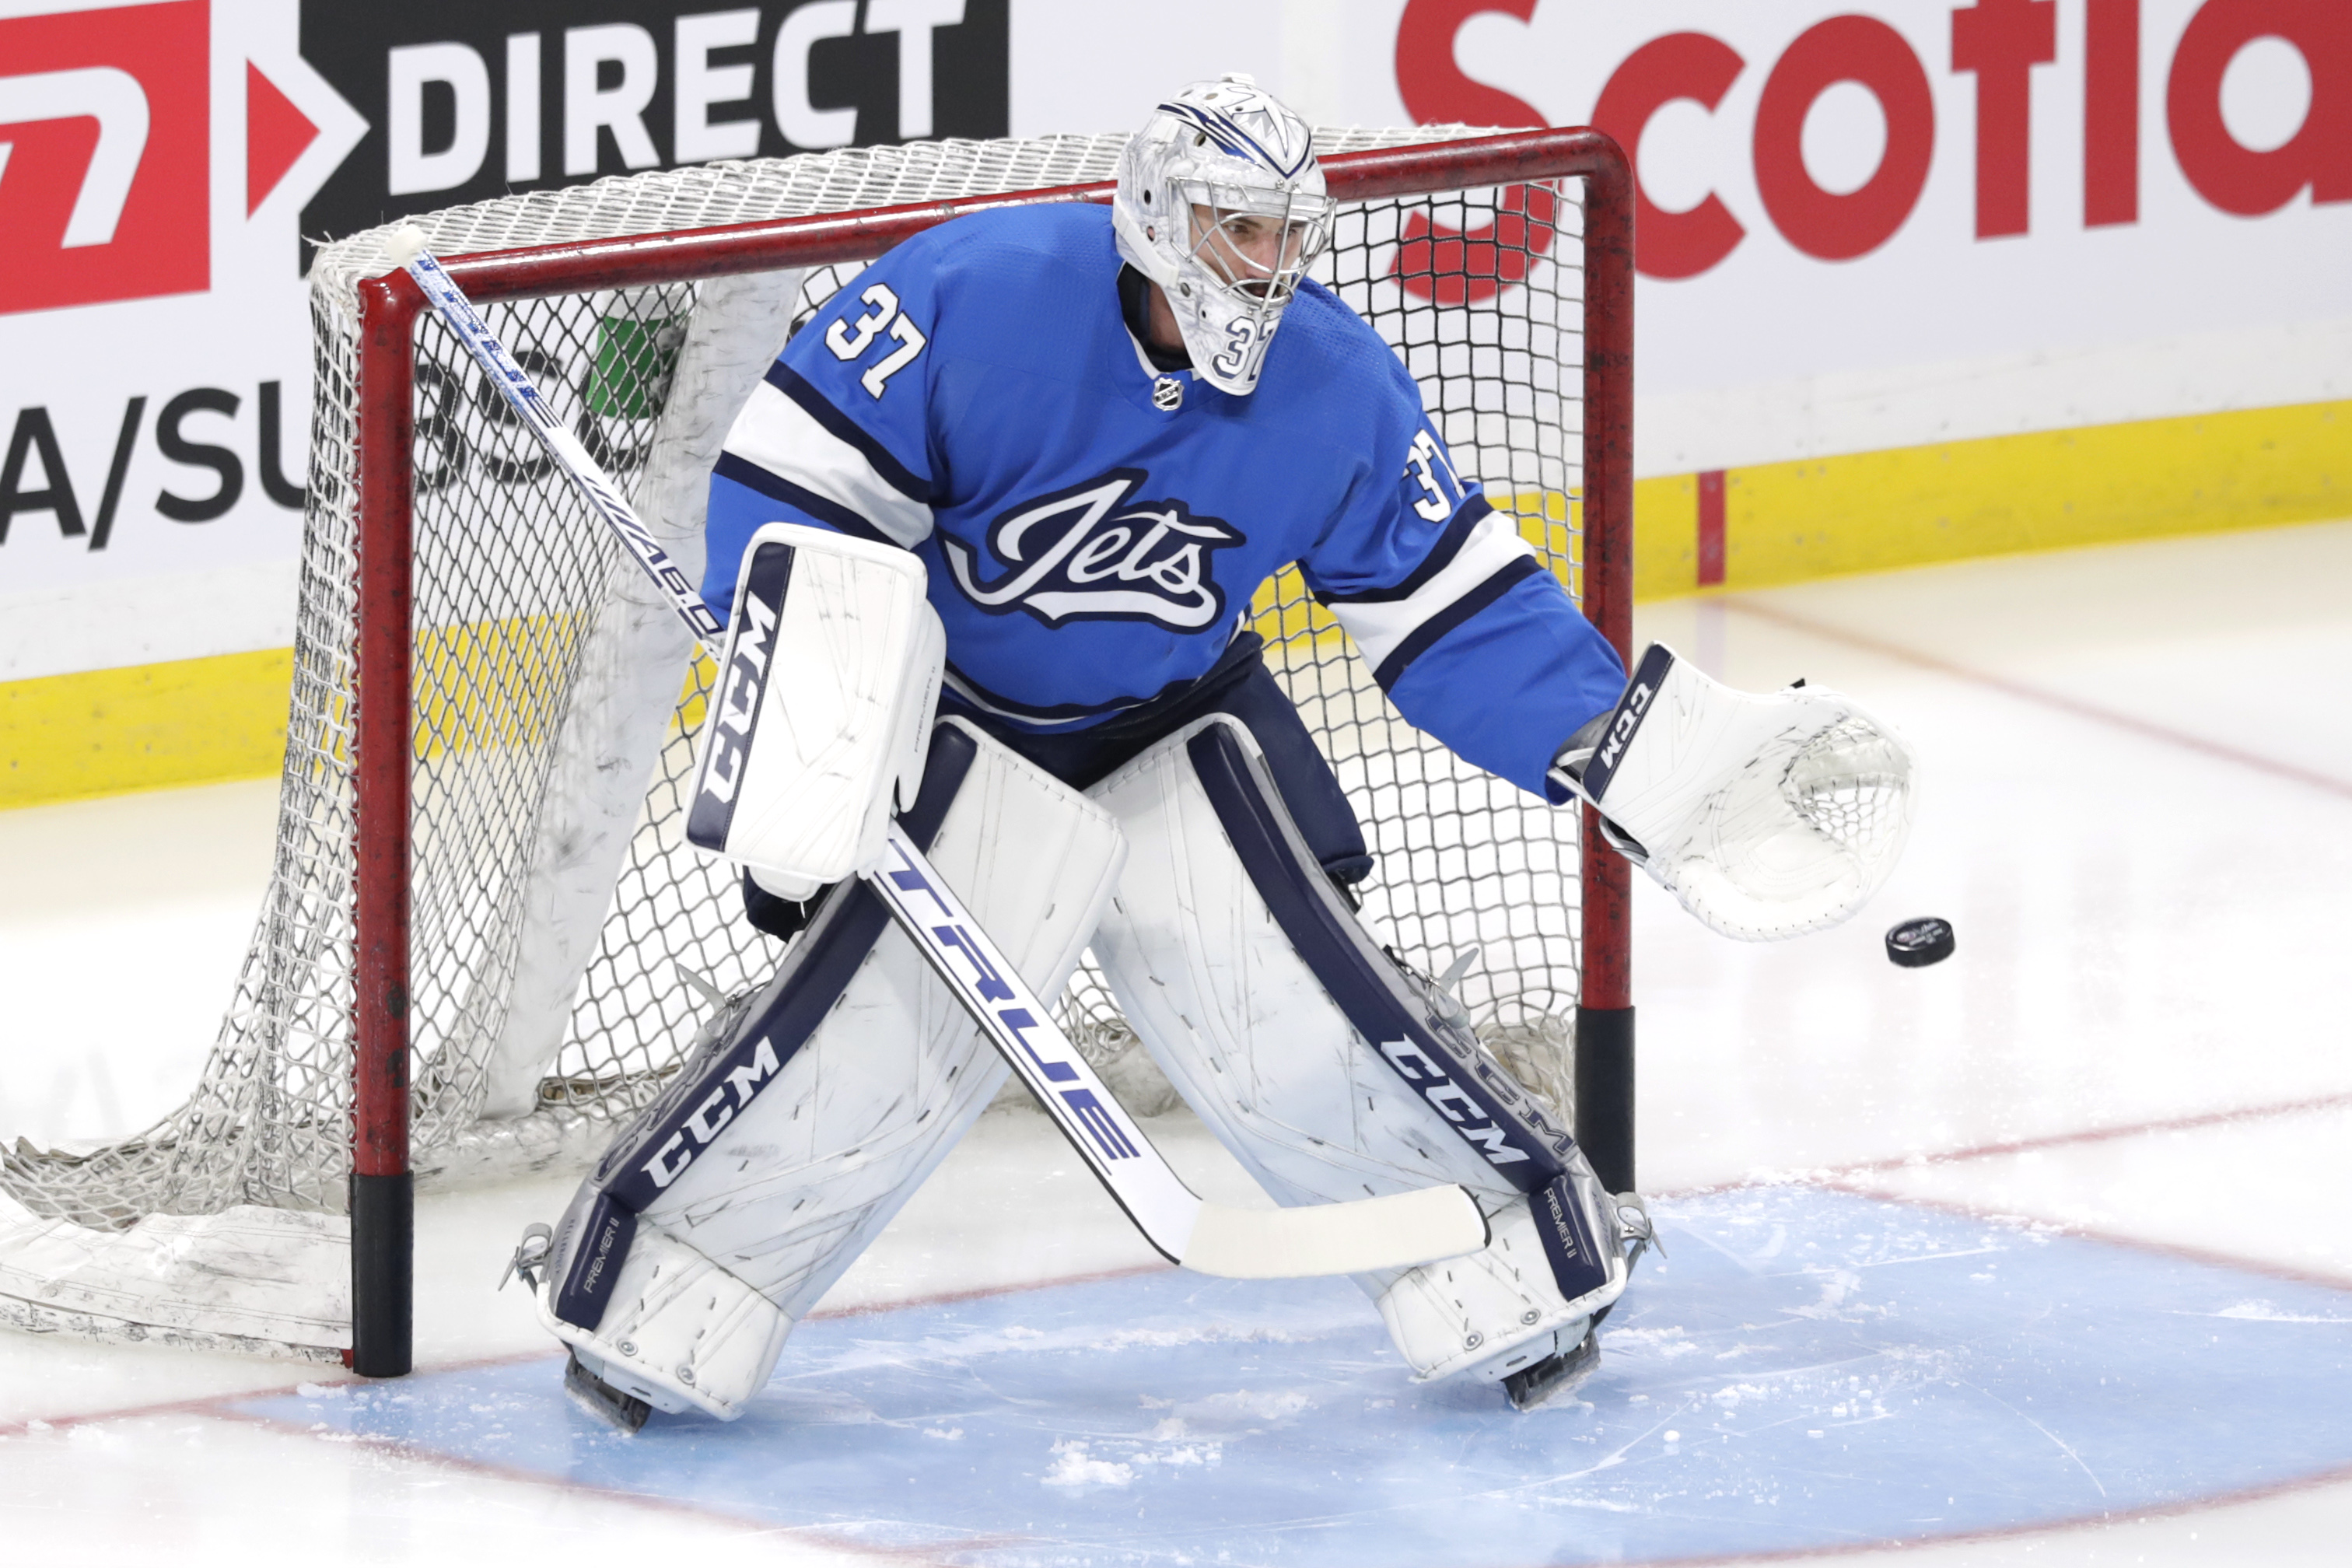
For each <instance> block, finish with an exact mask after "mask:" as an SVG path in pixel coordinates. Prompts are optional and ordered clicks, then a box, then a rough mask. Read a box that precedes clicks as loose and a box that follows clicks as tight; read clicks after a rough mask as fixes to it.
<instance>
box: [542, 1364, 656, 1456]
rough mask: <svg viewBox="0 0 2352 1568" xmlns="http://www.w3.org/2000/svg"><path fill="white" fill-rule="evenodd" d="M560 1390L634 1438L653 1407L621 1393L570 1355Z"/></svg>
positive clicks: (564, 1368) (597, 1417) (564, 1366)
mask: <svg viewBox="0 0 2352 1568" xmlns="http://www.w3.org/2000/svg"><path fill="white" fill-rule="evenodd" d="M563 1392H564V1393H565V1394H570V1395H571V1396H572V1404H574V1405H578V1406H580V1408H581V1409H583V1410H584V1411H586V1412H587V1413H588V1414H589V1415H593V1416H594V1417H595V1418H596V1419H597V1420H599V1421H602V1422H603V1423H604V1425H606V1426H610V1427H612V1428H613V1429H614V1431H616V1432H618V1433H620V1434H621V1435H622V1436H625V1437H634V1436H636V1435H637V1434H638V1433H639V1432H640V1431H642V1430H643V1429H644V1428H645V1425H646V1417H647V1416H649V1415H652V1414H653V1413H654V1407H653V1406H652V1405H647V1404H646V1402H645V1401H644V1400H642V1399H639V1398H637V1397H636V1396H635V1395H634V1394H624V1393H622V1392H621V1391H620V1390H619V1389H617V1388H614V1386H613V1385H612V1384H609V1383H606V1382H605V1381H604V1379H603V1378H601V1377H598V1376H597V1375H596V1374H595V1373H593V1372H590V1371H589V1370H588V1369H587V1368H586V1367H584V1366H582V1365H581V1364H580V1358H579V1357H578V1356H572V1357H571V1358H570V1359H568V1360H567V1361H565V1362H564V1363H563Z"/></svg>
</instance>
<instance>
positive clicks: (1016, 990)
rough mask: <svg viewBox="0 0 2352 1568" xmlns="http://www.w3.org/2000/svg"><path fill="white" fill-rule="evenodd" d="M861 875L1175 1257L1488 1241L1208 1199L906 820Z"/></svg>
mask: <svg viewBox="0 0 2352 1568" xmlns="http://www.w3.org/2000/svg"><path fill="white" fill-rule="evenodd" d="M386 249H387V254H388V255H389V256H390V258H391V259H392V260H393V262H394V264H395V265H396V266H398V267H399V268H402V269H403V270H404V271H405V272H406V273H407V274H408V276H409V277H410V278H411V279H413V280H414V281H415V284H416V286H417V288H418V289H421V290H422V291H423V292H424V295H425V300H426V301H427V302H428V303H430V304H431V305H432V307H433V310H434V313H435V314H436V315H437V316H439V317H440V319H441V321H442V323H443V324H444V325H445V326H446V327H447V328H448V329H449V331H451V332H452V333H453V334H455V336H456V337H457V341H458V342H460V343H461V344H463V345H464V346H465V348H466V351H467V353H469V354H471V355H472V356H473V358H474V360H475V362H476V363H478V364H479V365H480V366H481V369H482V373H483V374H485V375H486V376H488V378H489V382H490V384H491V385H492V386H494V387H496V388H497V389H498V391H499V395H500V396H501V397H503V398H504V399H505V400H506V401H507V403H508V404H509V405H510V406H511V407H512V408H513V409H514V410H515V412H516V413H517V414H519V415H520V416H521V417H522V419H523V422H524V423H525V424H526V425H527V426H530V430H531V433H532V434H533V435H534V436H536V437H538V439H539V442H540V445H541V447H544V448H545V449H546V451H547V453H548V455H549V456H550V457H551V458H554V459H555V461H556V463H557V465H558V466H560V467H561V468H562V469H563V471H564V473H565V475H566V476H567V477H569V478H570V479H571V480H572V484H573V486H574V487H575V488H576V489H578V490H579V491H580V494H581V495H582V497H583V499H584V500H586V501H587V502H588V505H589V508H590V509H591V510H593V511H594V512H595V513H596V515H597V516H598V517H600V518H602V519H603V520H604V523H605V525H606V526H607V527H609V528H610V529H611V530H612V531H613V532H614V535H616V536H617V537H618V538H619V540H620V542H621V543H622V546H623V547H624V548H625V550H627V551H628V552H629V554H630V556H631V558H632V559H634V560H635V562H636V563H637V565H638V566H639V568H640V569H642V570H643V571H644V572H645V574H646V575H647V576H648V577H650V578H651V579H653V581H654V582H655V584H657V585H658V586H659V587H660V588H661V590H662V591H663V593H664V594H666V595H667V596H668V599H669V602H670V605H671V608H673V609H674V610H676V611H677V616H678V618H679V619H680V620H682V621H684V622H685V623H686V625H687V626H688V629H689V630H691V631H692V632H693V633H694V635H695V637H696V638H697V640H698V642H700V643H701V644H703V645H704V646H705V647H709V649H710V651H711V652H712V654H713V655H714V656H717V655H719V653H720V652H721V648H720V644H721V642H722V641H723V639H724V637H725V634H726V628H725V627H724V626H721V625H720V624H719V618H718V617H717V616H714V615H712V614H711V613H710V609H709V605H705V604H704V603H703V602H702V598H701V595H699V594H698V593H697V592H696V591H695V588H694V585H693V584H691V583H689V582H688V581H687V578H686V574H685V573H684V572H682V571H681V570H679V568H678V566H677V563H676V562H674V561H672V560H671V559H670V557H669V554H668V552H667V551H665V550H663V549H662V547H661V545H660V543H659V542H657V541H656V539H655V538H654V536H653V533H652V531H650V530H648V529H647V528H646V525H645V522H644V521H643V520H641V519H640V518H639V517H638V516H637V514H636V511H635V509H633V508H632V507H631V506H630V505H629V503H628V502H627V501H626V500H624V499H623V497H622V495H621V490H620V487H619V486H618V485H616V484H615V483H614V481H613V479H612V476H611V475H609V474H607V473H606V472H605V471H604V466H603V465H602V464H600V463H599V462H597V460H596V458H594V456H593V454H591V453H590V452H589V450H588V448H587V447H586V446H584V445H583V443H582V442H581V440H580V438H579V437H577V436H575V435H573V434H572V431H571V430H570V429H569V428H567V427H566V426H564V424H563V423H562V421H561V420H560V419H558V418H556V417H555V416H554V414H553V413H552V411H551V410H550V409H549V408H548V406H547V404H546V400H545V399H544V398H542V397H541V395H540V393H539V388H538V387H537V386H536V385H535V384H533V383H532V381H531V379H530V375H529V374H528V373H526V372H525V371H524V370H523V368H522V367H521V366H520V364H518V363H515V360H514V356H513V355H511V354H509V353H508V352H507V350H506V348H505V345H503V344H501V343H500V342H499V340H498V338H497V337H496V336H495V335H494V334H492V332H491V331H490V330H489V328H488V325H487V324H486V323H485V322H484V321H482V318H481V316H480V315H479V313H478V312H477V311H476V310H475V309H474V306H473V303H472V301H471V300H467V298H466V294H465V291H464V290H463V289H460V288H459V287H458V286H457V282H456V281H455V280H454V279H451V278H450V276H449V275H448V273H447V272H446V270H444V269H443V268H442V266H441V264H440V263H439V262H438V261H437V260H436V259H435V258H433V256H432V255H431V253H430V252H429V251H427V250H426V249H425V236H424V234H423V232H422V231H420V230H418V229H416V228H415V227H413V226H411V227H405V228H403V229H400V230H399V231H398V232H396V233H395V234H394V236H393V237H392V239H391V240H390V242H389V244H388V245H387V247H386ZM861 875H862V876H863V877H864V878H865V879H866V884H867V885H868V886H869V887H871V888H872V889H874V891H875V893H876V894H877V896H878V897H879V898H880V899H881V900H882V902H883V904H884V906H885V907H886V908H887V909H888V910H889V911H890V915H891V918H892V919H893V920H894V921H897V922H898V927H899V929H900V930H901V931H905V932H906V934H907V937H908V941H910V942H913V943H914V945H915V949H916V951H917V952H919V953H921V954H922V956H923V959H924V962H925V963H928V964H929V966H930V968H931V970H932V972H933V973H936V974H937V975H939V977H940V980H941V982H942V983H944V984H946V985H947V987H948V988H949V990H950V992H952V993H953V994H954V995H955V997H956V1000H957V1001H958V1002H959V1003H960V1004H961V1005H962V1007H963V1009H964V1011H965V1012H967V1013H968V1014H970V1015H971V1019H972V1021H973V1022H974V1023H975V1024H977V1025H978V1026H979V1027H980V1029H981V1032H982V1034H983V1035H985V1036H986V1037H988V1040H989V1043H990V1044H991V1045H992V1046H993V1047H995V1048H996V1051H997V1053H998V1054H999V1055H1000V1056H1002V1057H1003V1058H1004V1059H1005V1061H1006V1062H1007V1063H1008V1064H1010V1066H1011V1067H1012V1068H1013V1071H1014V1073H1016V1074H1017V1075H1019V1077H1020V1079H1021V1080H1022V1082H1024V1084H1026V1085H1027V1086H1028V1088H1029V1091H1030V1093H1031V1094H1033V1095H1034V1096H1035V1097H1036V1099H1037V1102H1038V1104H1039V1105H1041V1106H1043V1107H1044V1108H1045V1112H1046V1114H1047V1115H1049V1116H1050V1117H1052V1118H1053V1121H1054V1123H1055V1126H1056V1127H1058V1128H1059V1129H1060V1130H1061V1132H1062V1135H1063V1136H1064V1137H1065V1138H1066V1139H1068V1140H1069V1142H1070V1144H1071V1146H1072V1147H1073V1148H1075V1149H1076V1151H1077V1152H1078V1155H1079V1157H1080V1158H1081V1159H1083V1160H1085V1161H1086V1163H1087V1168H1088V1169H1089V1170H1091V1171H1093V1172H1094V1173H1095V1176H1096V1178H1097V1180H1099V1181H1100V1182H1101V1183H1102V1184H1103V1186H1104V1188H1105V1190H1107V1191H1108V1193H1109V1194H1110V1195H1111V1197H1112V1198H1113V1199H1114V1200H1115V1201H1116V1202H1117V1203H1118V1205H1119V1207H1120V1208H1121V1209H1123V1210H1125V1211H1126V1213H1127V1215H1128V1217H1129V1219H1130V1220H1132V1221H1133V1222H1134V1224H1135V1226H1136V1228H1137V1229H1138V1230H1139V1231H1141V1232H1142V1233H1143V1236H1144V1238H1145V1239H1146V1240H1148V1241H1149V1242H1150V1243H1151V1245H1152V1247H1154V1248H1155V1249H1157V1250H1158V1251H1159V1252H1160V1255H1161V1256H1163V1257H1165V1258H1167V1259H1168V1260H1169V1261H1170V1262H1171V1263H1177V1264H1181V1265H1182V1266H1183V1267H1185V1268H1191V1269H1193V1270H1195V1271H1196V1272H1199V1273H1203V1274H1215V1275H1222V1276H1224V1277H1226V1278H1229V1279H1293V1278H1302V1277H1306V1276H1310V1275H1324V1274H1360V1273H1369V1272H1373V1271H1376V1270H1381V1269H1389V1268H1410V1267H1412V1266H1414V1265H1416V1264H1422V1263H1433V1262H1435V1261H1437V1260H1439V1259H1441V1258H1458V1257H1461V1256H1462V1255H1464V1254H1465V1253H1470V1252H1476V1251H1479V1250H1481V1249H1482V1248H1484V1247H1486V1244H1487V1240H1488V1233H1487V1228H1486V1216H1485V1215H1483V1214H1482V1213H1481V1212H1480V1211H1479V1208H1478V1205H1477V1204H1476V1203H1475V1201H1474V1200H1473V1199H1472V1198H1471V1196H1470V1194H1469V1193H1468V1192H1467V1191H1466V1190H1465V1189H1464V1188H1462V1187H1459V1186H1439V1187H1424V1188H1420V1189H1417V1190H1415V1191H1412V1192H1405V1193H1397V1194H1391V1195H1390V1196H1387V1197H1379V1198H1360V1199H1357V1200H1355V1201H1354V1202H1350V1203H1337V1204H1320V1205H1312V1206H1308V1207H1305V1208H1291V1209H1271V1210H1268V1209H1238V1208H1231V1207H1227V1206H1226V1205H1222V1204H1213V1203H1207V1202H1204V1201H1202V1198H1201V1197H1200V1196H1199V1195H1198V1194H1195V1193H1194V1192H1193V1191H1192V1189H1191V1188H1189V1187H1187V1186H1186V1185H1185V1184H1184V1183H1183V1180H1182V1178H1181V1177H1179V1176H1178V1175H1177V1174H1176V1173H1175V1171H1174V1170H1173V1169H1172V1168H1171V1166H1170V1165H1169V1163H1168V1162H1167V1160H1166V1159H1165V1158H1164V1157H1163V1156H1162V1155H1161V1154H1160V1152H1159V1150H1157V1149H1155V1148H1154V1147H1153V1146H1152V1144H1151V1141H1150V1139H1149V1138H1147V1137H1145V1136H1144V1134H1143V1131H1142V1129H1141V1128H1139V1127H1138V1126H1137V1125H1136V1123H1135V1120H1134V1118H1133V1117H1131V1116H1129V1114H1128V1112H1127V1110H1126V1108H1125V1107H1124V1106H1122V1105H1120V1104H1119V1102H1118V1097H1117V1096H1115V1095H1114V1094H1112V1092H1111V1091H1110V1089H1108V1087H1107V1086H1106V1085H1105V1084H1104V1083H1103V1081H1102V1079H1100V1078H1099V1077H1098V1076H1097V1074H1096V1073H1095V1070H1094V1068H1092V1067H1091V1066H1090V1065H1089V1064H1088V1063H1087V1059H1086V1058H1084V1057H1083V1056H1081V1055H1080V1054H1079V1053H1078V1051H1077V1049H1076V1047H1074V1046H1073V1045H1072V1044H1071V1043H1070V1040H1069V1037H1067V1036H1066V1035H1065V1034H1064V1033H1063V1032H1062V1029H1061V1026H1059V1025H1057V1024H1055V1022H1054V1018H1053V1014H1052V1011H1051V1009H1050V1008H1049V1007H1048V1006H1047V1005H1045V1003H1044V1002H1043V1001H1042V1000H1041V999H1040V998H1039V997H1038V996H1037V995H1036V994H1035V993H1034V991H1032V990H1031V988H1030V987H1029V985H1028V984H1027V983H1026V982H1025V981H1024V980H1023V979H1022V977H1021V975H1020V973H1019V972H1018V971H1017V970H1015V969H1014V968H1013V965H1012V963H1009V962H1008V961H1007V960H1006V959H1005V957H1004V954H1003V950H1002V949H1000V948H999V947H998V946H997V944H996V942H995V941H994V940H993V939H992V937H990V935H989V934H988V932H987V931H984V930H982V928H981V926H980V923H979V922H978V921H974V920H973V919H972V918H971V913H970V911H969V910H966V909H965V907H964V904H963V900H961V898H960V897H958V895H957V894H956V892H955V890H954V889H952V888H950V886H949V885H948V883H947V880H946V879H944V878H942V877H941V876H940V874H939V873H938V872H937V871H936V870H934V869H933V868H931V864H930V862H929V859H928V858H925V856H924V854H923V852H922V850H921V849H919V848H918V847H916V845H915V844H914V842H913V840H912V839H910V838H909V837H908V836H907V833H906V832H905V830H904V829H903V828H901V827H900V826H898V823H897V822H896V821H895V820H894V821H892V823H891V824H890V826H889V829H888V834H887V840H886V843H885V848H884V856H883V861H882V863H881V864H880V865H878V866H875V867H872V868H867V869H866V870H865V871H863V872H862V873H861Z"/></svg>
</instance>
